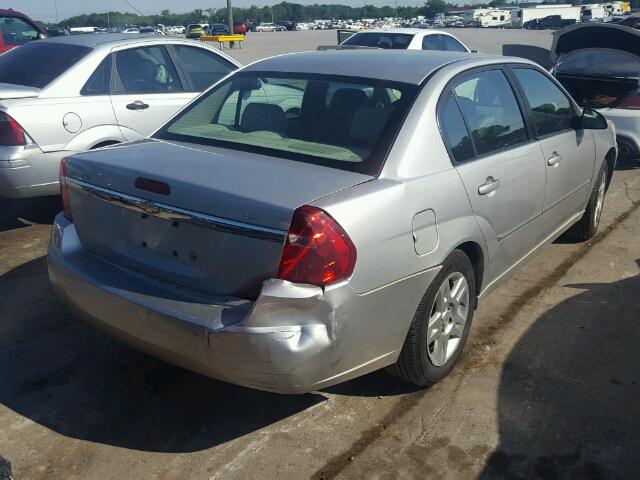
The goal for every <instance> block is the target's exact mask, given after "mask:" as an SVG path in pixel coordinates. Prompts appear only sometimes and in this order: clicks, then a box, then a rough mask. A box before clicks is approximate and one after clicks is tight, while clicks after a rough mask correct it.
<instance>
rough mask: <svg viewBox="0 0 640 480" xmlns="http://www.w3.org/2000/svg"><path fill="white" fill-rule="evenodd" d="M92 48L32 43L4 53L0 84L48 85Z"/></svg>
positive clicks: (0, 59) (0, 61)
mask: <svg viewBox="0 0 640 480" xmlns="http://www.w3.org/2000/svg"><path fill="white" fill-rule="evenodd" d="M90 51H91V49H90V48H87V47H81V46H78V45H66V44H62V43H48V42H31V43H29V44H27V45H23V46H21V47H20V48H14V49H13V50H10V51H8V52H7V53H4V54H2V55H0V83H10V84H13V85H25V86H27V87H36V88H44V87H46V86H47V85H49V84H50V83H51V82H53V81H54V80H55V79H56V78H58V77H59V76H60V75H62V73H64V72H65V71H67V70H68V69H69V68H71V67H72V66H73V65H74V64H76V63H77V62H78V61H80V59H82V58H83V57H84V56H85V55H87V54H88V53H89V52H90Z"/></svg>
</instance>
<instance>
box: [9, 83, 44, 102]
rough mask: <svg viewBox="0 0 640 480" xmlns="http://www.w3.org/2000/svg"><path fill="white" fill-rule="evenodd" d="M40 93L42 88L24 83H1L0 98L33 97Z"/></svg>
mask: <svg viewBox="0 0 640 480" xmlns="http://www.w3.org/2000/svg"><path fill="white" fill-rule="evenodd" d="M38 95H40V89H39V88H34V87H25V86H24V85H12V84H10V83H0V100H8V99H12V98H32V97H37V96H38Z"/></svg>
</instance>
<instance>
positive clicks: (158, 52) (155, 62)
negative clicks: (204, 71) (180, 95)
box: [116, 46, 182, 94]
mask: <svg viewBox="0 0 640 480" xmlns="http://www.w3.org/2000/svg"><path fill="white" fill-rule="evenodd" d="M116 72H117V74H118V77H117V81H116V92H117V93H125V94H127V93H129V94H131V93H173V92H181V91H182V84H181V83H180V80H179V79H178V74H177V73H176V69H175V67H174V66H173V62H172V61H171V58H170V57H169V54H168V53H167V51H166V50H165V48H164V47H160V46H158V47H155V46H154V47H140V48H132V49H129V50H122V51H119V52H117V53H116Z"/></svg>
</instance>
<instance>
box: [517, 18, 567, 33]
mask: <svg viewBox="0 0 640 480" xmlns="http://www.w3.org/2000/svg"><path fill="white" fill-rule="evenodd" d="M575 23H576V20H575V18H571V19H564V18H562V16H561V15H548V16H546V17H544V18H535V19H533V20H529V21H528V22H524V24H523V25H522V27H523V28H526V29H528V30H547V29H559V28H564V27H568V26H569V25H575Z"/></svg>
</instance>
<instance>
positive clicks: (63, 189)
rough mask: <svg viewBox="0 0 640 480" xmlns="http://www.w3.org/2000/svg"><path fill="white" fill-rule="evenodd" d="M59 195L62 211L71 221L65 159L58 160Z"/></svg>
mask: <svg viewBox="0 0 640 480" xmlns="http://www.w3.org/2000/svg"><path fill="white" fill-rule="evenodd" d="M60 196H61V197H62V211H63V212H64V216H65V217H66V218H67V220H69V221H70V222H73V215H71V203H70V202H69V187H68V186H67V160H66V159H65V158H63V159H62V160H60Z"/></svg>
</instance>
